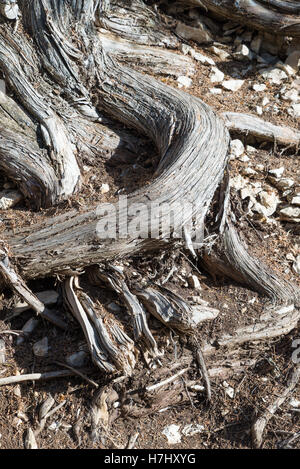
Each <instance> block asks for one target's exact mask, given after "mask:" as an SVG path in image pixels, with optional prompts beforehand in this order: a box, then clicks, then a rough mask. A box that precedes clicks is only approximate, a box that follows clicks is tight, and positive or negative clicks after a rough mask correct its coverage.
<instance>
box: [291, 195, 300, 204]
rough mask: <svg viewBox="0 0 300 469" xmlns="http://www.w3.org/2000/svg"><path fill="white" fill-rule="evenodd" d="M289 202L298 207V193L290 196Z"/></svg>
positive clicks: (299, 197)
mask: <svg viewBox="0 0 300 469" xmlns="http://www.w3.org/2000/svg"><path fill="white" fill-rule="evenodd" d="M290 202H291V204H292V205H297V206H298V207H300V195H295V196H294V197H291V200H290Z"/></svg>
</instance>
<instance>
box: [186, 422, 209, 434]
mask: <svg viewBox="0 0 300 469" xmlns="http://www.w3.org/2000/svg"><path fill="white" fill-rule="evenodd" d="M204 430H205V427H204V426H203V425H199V424H190V425H186V426H185V427H184V428H183V430H182V434H183V435H184V436H194V435H197V434H198V433H202V432H203V431H204Z"/></svg>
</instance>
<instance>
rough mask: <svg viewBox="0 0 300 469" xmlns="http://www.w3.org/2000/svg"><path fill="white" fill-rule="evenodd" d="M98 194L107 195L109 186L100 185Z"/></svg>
mask: <svg viewBox="0 0 300 469" xmlns="http://www.w3.org/2000/svg"><path fill="white" fill-rule="evenodd" d="M100 192H101V194H107V192H109V185H108V184H102V186H101V189H100Z"/></svg>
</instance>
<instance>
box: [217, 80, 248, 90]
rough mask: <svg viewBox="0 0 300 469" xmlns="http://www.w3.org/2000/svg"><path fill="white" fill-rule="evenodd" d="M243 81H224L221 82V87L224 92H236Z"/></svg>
mask: <svg viewBox="0 0 300 469" xmlns="http://www.w3.org/2000/svg"><path fill="white" fill-rule="evenodd" d="M244 82H245V80H234V79H231V80H226V81H223V83H222V86H223V88H225V90H229V91H238V90H239V89H240V88H241V87H242V86H243V84H244Z"/></svg>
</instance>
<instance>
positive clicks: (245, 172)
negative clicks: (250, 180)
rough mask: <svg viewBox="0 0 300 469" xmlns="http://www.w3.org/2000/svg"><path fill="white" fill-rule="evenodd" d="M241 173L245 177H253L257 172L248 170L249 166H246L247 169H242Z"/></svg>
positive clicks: (251, 169)
mask: <svg viewBox="0 0 300 469" xmlns="http://www.w3.org/2000/svg"><path fill="white" fill-rule="evenodd" d="M242 173H243V174H244V175H245V176H255V175H256V174H257V172H256V171H255V169H253V168H250V166H248V167H247V168H244V169H243V170H242Z"/></svg>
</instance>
